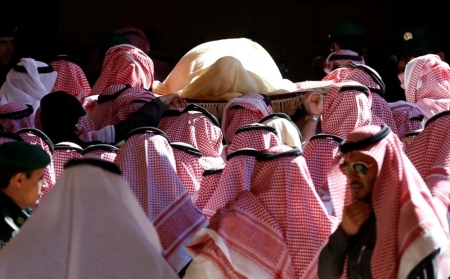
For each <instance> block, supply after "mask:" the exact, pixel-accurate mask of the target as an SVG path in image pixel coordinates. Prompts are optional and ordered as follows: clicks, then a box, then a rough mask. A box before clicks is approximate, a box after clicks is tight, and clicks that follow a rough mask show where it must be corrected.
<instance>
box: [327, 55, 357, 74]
mask: <svg viewBox="0 0 450 279" xmlns="http://www.w3.org/2000/svg"><path fill="white" fill-rule="evenodd" d="M341 55H342V56H348V57H347V58H338V56H341ZM351 63H353V64H365V62H364V58H363V57H362V56H361V55H359V54H358V53H356V52H354V51H351V50H347V49H342V50H339V51H335V52H332V53H330V55H328V57H327V59H326V60H325V62H324V64H323V70H324V71H325V73H327V74H328V73H330V72H331V71H333V70H335V69H336V68H340V67H347V66H348V65H349V64H351Z"/></svg>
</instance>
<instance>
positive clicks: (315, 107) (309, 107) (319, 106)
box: [302, 92, 323, 115]
mask: <svg viewBox="0 0 450 279" xmlns="http://www.w3.org/2000/svg"><path fill="white" fill-rule="evenodd" d="M302 102H303V107H304V108H305V110H306V113H307V114H308V115H320V114H322V110H323V96H322V94H320V93H318V92H308V93H306V95H305V96H304V97H303V101H302Z"/></svg>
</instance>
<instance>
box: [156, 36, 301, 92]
mask: <svg viewBox="0 0 450 279" xmlns="http://www.w3.org/2000/svg"><path fill="white" fill-rule="evenodd" d="M296 90H297V87H296V86H295V84H294V83H293V82H291V81H289V80H287V79H283V78H282V76H281V73H280V71H279V69H278V67H277V65H276V64H275V62H274V61H273V59H272V57H271V56H270V54H269V53H268V52H267V51H266V50H265V49H264V48H263V47H261V45H259V44H258V43H256V42H253V41H251V40H248V39H245V38H241V39H225V40H218V41H211V42H207V43H204V44H201V45H198V46H197V47H195V48H193V49H192V50H190V51H189V52H188V53H186V54H185V55H184V56H183V58H181V60H180V61H179V62H178V64H177V65H176V66H175V68H174V69H173V70H172V72H171V73H170V74H169V76H168V77H167V78H166V80H164V82H162V83H161V82H159V81H155V82H154V83H153V92H155V93H157V94H160V95H166V94H171V93H178V94H180V95H181V96H182V97H183V98H188V99H197V100H231V99H233V98H235V97H239V96H241V95H242V94H245V93H250V92H259V93H264V94H268V95H270V94H278V93H287V92H293V91H296Z"/></svg>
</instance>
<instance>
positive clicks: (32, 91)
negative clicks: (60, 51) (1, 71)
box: [0, 58, 58, 110]
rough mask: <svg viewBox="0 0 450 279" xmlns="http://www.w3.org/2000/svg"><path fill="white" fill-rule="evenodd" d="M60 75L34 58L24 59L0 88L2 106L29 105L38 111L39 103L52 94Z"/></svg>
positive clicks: (0, 103)
mask: <svg viewBox="0 0 450 279" xmlns="http://www.w3.org/2000/svg"><path fill="white" fill-rule="evenodd" d="M57 75H58V73H57V72H55V71H54V70H53V68H52V67H50V66H48V65H47V64H45V63H43V62H39V61H35V60H34V59H32V58H22V59H20V62H19V63H18V64H17V65H15V66H14V67H13V68H12V69H11V70H10V71H9V73H8V75H7V76H6V81H5V83H4V84H3V86H2V87H1V88H0V105H4V104H8V103H11V102H18V103H23V104H29V105H32V106H33V109H34V110H36V109H37V108H38V107H39V102H40V100H41V99H42V97H44V96H45V95H47V94H48V93H50V92H51V90H52V88H53V85H54V84H55V81H56V77H57Z"/></svg>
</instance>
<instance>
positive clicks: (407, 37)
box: [391, 28, 430, 62]
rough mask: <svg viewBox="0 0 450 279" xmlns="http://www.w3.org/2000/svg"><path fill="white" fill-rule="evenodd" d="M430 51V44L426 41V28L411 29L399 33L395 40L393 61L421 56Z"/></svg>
mask: <svg viewBox="0 0 450 279" xmlns="http://www.w3.org/2000/svg"><path fill="white" fill-rule="evenodd" d="M429 49H430V44H429V42H428V40H427V39H426V30H425V29H424V28H409V29H405V30H402V31H401V32H399V33H397V34H396V35H395V37H394V40H393V54H392V55H391V59H392V61H394V62H397V61H398V60H400V59H402V58H404V57H406V56H408V55H412V56H415V57H416V56H421V55H423V54H424V53H426V52H427V51H428V50H429Z"/></svg>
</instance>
